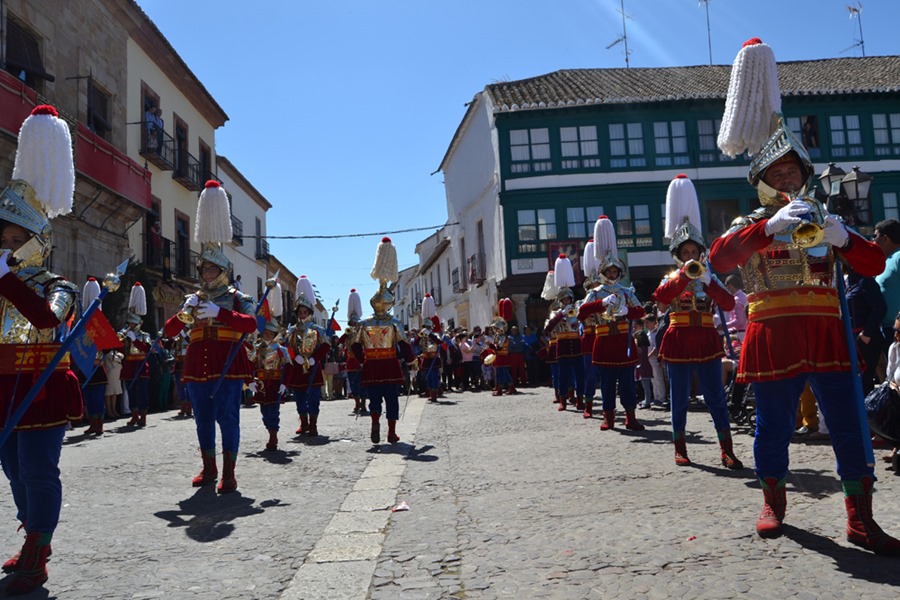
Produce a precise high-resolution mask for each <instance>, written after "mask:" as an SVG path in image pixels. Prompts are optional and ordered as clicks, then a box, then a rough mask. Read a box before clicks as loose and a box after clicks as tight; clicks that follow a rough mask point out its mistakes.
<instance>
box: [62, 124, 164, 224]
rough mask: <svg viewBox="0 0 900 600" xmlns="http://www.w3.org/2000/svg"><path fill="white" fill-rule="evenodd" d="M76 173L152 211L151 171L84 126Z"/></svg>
mask: <svg viewBox="0 0 900 600" xmlns="http://www.w3.org/2000/svg"><path fill="white" fill-rule="evenodd" d="M75 172H76V173H78V174H79V175H83V176H84V177H87V178H88V179H91V180H93V181H95V182H96V183H97V184H99V185H101V186H103V187H105V188H107V189H109V190H110V191H112V192H114V193H116V194H118V195H119V196H122V197H123V198H126V199H128V200H130V201H131V202H133V203H134V204H137V205H138V206H140V207H141V208H143V209H145V210H150V175H151V173H150V171H149V170H147V169H145V168H143V167H141V166H140V165H139V164H138V163H136V162H135V161H133V160H131V159H130V158H128V156H126V155H125V154H124V153H123V152H121V151H120V150H119V149H117V148H116V147H115V146H113V145H112V144H110V143H109V142H107V141H106V140H104V139H103V138H101V137H99V136H98V135H97V134H95V133H94V132H93V131H91V130H90V129H88V128H87V127H85V126H84V125H83V124H81V123H79V124H78V139H76V140H75Z"/></svg>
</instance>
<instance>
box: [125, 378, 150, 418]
mask: <svg viewBox="0 0 900 600" xmlns="http://www.w3.org/2000/svg"><path fill="white" fill-rule="evenodd" d="M128 384H129V385H130V384H131V382H130V381H129V382H128ZM128 407H129V408H130V409H131V410H132V411H135V410H138V411H141V410H147V409H149V408H150V379H148V378H145V377H138V380H137V381H135V382H134V385H133V386H131V389H130V390H128Z"/></svg>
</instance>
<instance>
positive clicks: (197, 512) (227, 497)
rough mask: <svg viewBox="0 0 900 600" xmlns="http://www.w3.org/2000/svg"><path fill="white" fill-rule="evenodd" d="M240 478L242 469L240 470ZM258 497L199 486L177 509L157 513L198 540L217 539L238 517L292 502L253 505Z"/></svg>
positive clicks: (270, 501)
mask: <svg viewBox="0 0 900 600" xmlns="http://www.w3.org/2000/svg"><path fill="white" fill-rule="evenodd" d="M238 478H240V473H238ZM254 502H255V500H254V499H253V498H248V497H245V496H242V495H241V492H240V490H238V491H236V492H232V493H230V494H224V495H221V496H220V495H218V494H217V493H216V487H215V486H214V485H206V486H203V487H200V488H197V491H196V492H195V493H194V495H193V496H191V497H190V498H187V499H185V500H181V501H179V502H178V509H177V510H162V511H159V512H156V513H153V514H154V516H156V517H158V518H160V519H162V520H164V521H168V523H169V525H168V526H169V527H184V528H185V529H184V532H185V534H186V535H187V536H188V537H189V538H191V539H192V540H194V541H197V542H203V543H208V542H215V541H218V540H221V539H224V538H226V537H228V536H229V535H231V534H232V532H233V531H234V530H235V525H234V523H232V521H234V520H235V519H239V518H241V517H250V516H253V515H258V514H262V513H263V512H264V511H265V510H266V509H267V508H274V507H283V506H289V505H288V504H282V503H281V500H278V499H273V500H266V501H263V502H261V503H260V504H259V506H254V505H253V503H254Z"/></svg>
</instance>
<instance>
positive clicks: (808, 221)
mask: <svg viewBox="0 0 900 600" xmlns="http://www.w3.org/2000/svg"><path fill="white" fill-rule="evenodd" d="M798 200H801V201H803V202H805V203H807V204H809V212H808V213H807V214H805V215H801V217H800V218H801V219H803V221H801V222H800V223H799V224H798V225H797V226H796V227H794V229H793V230H792V231H791V241H792V242H793V243H794V245H796V246H797V247H799V248H812V247H813V246H818V245H819V244H821V243H822V240H823V239H825V216H826V214H825V207H824V206H822V203H821V202H819V201H818V200H816V199H815V198H812V197H809V196H807V197H804V198H798Z"/></svg>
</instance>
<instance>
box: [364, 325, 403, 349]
mask: <svg viewBox="0 0 900 600" xmlns="http://www.w3.org/2000/svg"><path fill="white" fill-rule="evenodd" d="M361 337H362V340H361V342H362V345H363V348H393V347H394V346H395V345H396V343H397V338H396V336H395V331H394V325H393V324H392V323H386V324H384V325H365V326H363V328H362V336H361Z"/></svg>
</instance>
